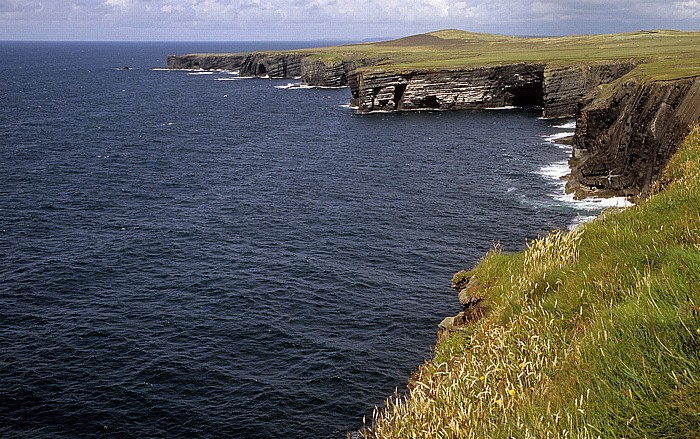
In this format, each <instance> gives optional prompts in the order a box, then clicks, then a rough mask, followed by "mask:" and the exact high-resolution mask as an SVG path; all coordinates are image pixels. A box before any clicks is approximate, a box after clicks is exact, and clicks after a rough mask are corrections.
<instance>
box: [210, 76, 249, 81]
mask: <svg viewBox="0 0 700 439" xmlns="http://www.w3.org/2000/svg"><path fill="white" fill-rule="evenodd" d="M241 79H242V78H238V77H235V78H227V77H223V78H216V79H214V81H240V80H241Z"/></svg>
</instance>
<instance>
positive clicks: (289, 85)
mask: <svg viewBox="0 0 700 439" xmlns="http://www.w3.org/2000/svg"><path fill="white" fill-rule="evenodd" d="M275 88H279V89H283V90H300V89H309V88H315V87H314V86H312V85H307V84H304V83H301V82H288V83H287V85H275Z"/></svg>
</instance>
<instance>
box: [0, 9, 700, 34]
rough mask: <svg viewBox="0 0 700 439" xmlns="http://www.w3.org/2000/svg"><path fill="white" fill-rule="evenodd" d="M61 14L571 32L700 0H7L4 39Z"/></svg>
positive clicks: (660, 21) (300, 27)
mask: <svg viewBox="0 0 700 439" xmlns="http://www.w3.org/2000/svg"><path fill="white" fill-rule="evenodd" d="M61 21H71V22H76V21H78V22H81V23H82V24H83V26H84V27H85V28H89V27H90V26H93V27H95V28H99V29H129V28H143V29H145V28H147V27H149V26H150V27H152V28H154V29H159V30H162V29H168V28H172V38H174V39H177V38H179V37H178V32H180V33H182V32H185V31H186V30H188V29H196V30H198V32H199V33H197V34H196V35H198V36H201V37H205V38H206V35H207V34H206V33H207V32H209V33H211V32H214V31H216V32H219V34H218V35H224V36H227V35H230V38H245V37H246V35H250V37H249V38H290V39H291V38H296V39H304V38H323V37H330V38H342V37H346V38H357V37H368V36H377V35H379V36H402V35H408V34H412V33H418V32H424V31H429V30H436V29H441V28H448V27H454V28H461V29H465V30H472V31H482V32H484V31H487V32H497V33H506V34H519V33H531V34H557V33H558V34H566V33H592V32H622V31H627V30H636V29H641V28H646V29H650V28H668V27H671V28H673V27H679V26H682V27H684V28H685V29H693V28H694V29H700V0H671V1H669V0H70V1H66V0H0V39H1V38H2V37H5V38H7V37H8V36H10V37H11V35H7V34H3V31H2V28H3V26H5V25H9V24H12V25H13V26H12V27H13V28H15V29H21V28H22V26H21V25H20V24H19V23H20V22H27V23H28V25H27V26H29V25H30V24H31V25H32V26H35V31H36V32H39V31H40V30H41V23H47V22H51V23H57V22H61ZM72 26H73V25H71V24H70V23H67V24H66V25H65V30H64V32H65V33H66V34H68V33H70V29H71V27H72ZM25 27H26V26H25ZM54 28H55V26H54ZM115 32H116V31H115ZM124 32H125V33H128V32H127V31H124ZM226 32H228V33H226ZM128 37H134V34H130V35H128Z"/></svg>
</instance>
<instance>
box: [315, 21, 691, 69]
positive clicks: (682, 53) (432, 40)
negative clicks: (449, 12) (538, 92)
mask: <svg viewBox="0 0 700 439" xmlns="http://www.w3.org/2000/svg"><path fill="white" fill-rule="evenodd" d="M302 52H303V51H302ZM308 53H314V54H316V56H318V57H320V58H322V59H326V60H334V59H335V60H337V59H347V58H382V59H384V60H385V61H384V62H383V63H382V64H381V65H380V66H378V67H373V68H384V69H386V68H390V69H415V68H428V69H429V68H456V67H465V66H475V65H492V64H506V63H518V62H531V63H550V64H564V65H565V64H576V63H581V62H586V63H590V62H596V61H601V62H602V61H616V60H635V61H636V62H639V63H642V66H641V67H640V68H639V69H638V70H637V74H639V75H640V76H642V77H644V78H649V79H678V78H682V77H688V76H697V75H699V74H700V33H699V32H680V31H672V30H663V31H641V32H634V33H624V34H612V35H583V36H567V37H551V38H550V37H546V38H545V37H532V38H524V37H509V36H502V35H491V34H478V33H472V32H465V31H460V30H443V31H437V32H431V33H427V34H422V35H414V36H410V37H406V38H401V39H398V40H393V41H387V42H379V43H369V44H356V45H348V46H336V47H327V48H323V49H313V50H309V51H308Z"/></svg>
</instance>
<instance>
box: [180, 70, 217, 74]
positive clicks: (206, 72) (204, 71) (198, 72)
mask: <svg viewBox="0 0 700 439" xmlns="http://www.w3.org/2000/svg"><path fill="white" fill-rule="evenodd" d="M214 73H215V72H212V71H211V70H203V71H196V72H188V73H187V74H188V75H213V74H214Z"/></svg>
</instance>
